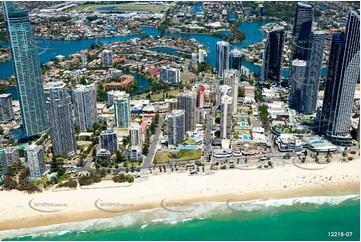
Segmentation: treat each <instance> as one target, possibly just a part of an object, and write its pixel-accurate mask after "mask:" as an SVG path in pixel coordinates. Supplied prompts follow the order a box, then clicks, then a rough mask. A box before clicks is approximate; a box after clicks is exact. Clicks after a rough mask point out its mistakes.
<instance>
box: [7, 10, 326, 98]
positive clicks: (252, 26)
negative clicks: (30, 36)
mask: <svg viewBox="0 0 361 242" xmlns="http://www.w3.org/2000/svg"><path fill="white" fill-rule="evenodd" d="M200 7H201V6H199V5H197V8H200ZM269 22H270V21H262V22H245V23H241V24H240V25H239V27H238V28H239V29H240V30H241V31H243V32H245V33H246V36H247V37H246V40H245V41H244V42H242V43H237V44H231V49H233V48H236V47H237V48H244V47H247V46H249V45H251V44H253V43H256V42H259V41H261V40H262V39H264V38H265V37H264V36H263V34H262V32H261V31H260V27H261V26H262V25H265V24H267V23H269ZM142 29H143V30H144V31H145V33H144V34H136V35H128V36H116V37H104V38H99V39H98V41H99V42H102V43H113V42H117V41H126V40H130V39H132V38H140V37H142V36H146V35H150V36H158V35H159V33H160V32H159V30H158V29H156V28H153V27H142ZM166 36H173V37H181V38H193V39H196V40H197V41H199V42H200V43H201V44H203V45H204V46H205V47H206V48H207V49H208V56H207V57H206V59H205V60H206V61H207V62H209V63H211V64H212V65H213V66H215V64H216V43H217V41H221V40H224V39H222V38H220V37H215V36H211V35H205V34H179V33H178V34H166ZM36 41H37V44H38V46H39V56H40V61H41V63H46V62H48V61H50V59H52V58H54V57H55V56H57V55H63V56H68V55H70V54H73V53H75V52H78V51H80V50H82V49H85V48H89V47H90V45H91V44H92V43H94V41H95V40H94V39H86V40H48V39H39V38H38V39H36ZM242 64H243V65H244V66H245V67H247V68H248V69H250V71H251V72H255V73H257V74H258V73H259V66H257V65H253V64H251V63H250V62H247V61H243V62H242ZM325 72H326V70H325V69H324V70H323V71H322V75H323V76H324V75H325ZM13 73H14V72H13V68H12V63H11V61H10V60H9V61H6V62H2V63H0V79H1V78H6V77H9V76H11V75H13ZM132 75H133V76H134V77H135V79H136V80H138V82H139V87H138V88H137V89H136V90H135V91H140V90H142V89H144V88H146V87H149V86H150V83H149V81H148V80H146V79H145V78H143V77H142V79H141V80H140V77H141V76H140V75H136V74H133V73H132ZM282 75H283V76H285V77H287V75H288V70H287V69H283V71H282ZM7 92H9V93H12V94H13V97H14V99H17V94H16V90H15V88H9V89H8V90H7Z"/></svg>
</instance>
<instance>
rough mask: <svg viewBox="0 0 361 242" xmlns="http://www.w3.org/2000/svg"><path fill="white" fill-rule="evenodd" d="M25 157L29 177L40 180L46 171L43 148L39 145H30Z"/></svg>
mask: <svg viewBox="0 0 361 242" xmlns="http://www.w3.org/2000/svg"><path fill="white" fill-rule="evenodd" d="M27 157H28V164H29V170H30V177H31V178H41V177H42V176H43V174H44V172H45V171H46V166H45V159H44V149H43V147H42V146H40V145H30V146H29V149H28V152H27Z"/></svg>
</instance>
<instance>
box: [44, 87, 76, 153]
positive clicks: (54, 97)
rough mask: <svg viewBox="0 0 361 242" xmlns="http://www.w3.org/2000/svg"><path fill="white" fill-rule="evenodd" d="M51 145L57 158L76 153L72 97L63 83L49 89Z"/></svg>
mask: <svg viewBox="0 0 361 242" xmlns="http://www.w3.org/2000/svg"><path fill="white" fill-rule="evenodd" d="M47 107H48V110H49V112H48V113H49V123H50V134H51V143H52V144H53V153H54V155H55V156H68V155H69V153H72V152H75V151H76V140H75V129H74V123H73V115H72V104H71V97H70V95H69V94H68V89H67V88H66V86H65V83H63V82H56V83H54V84H53V86H52V87H50V88H49V94H48V98H47Z"/></svg>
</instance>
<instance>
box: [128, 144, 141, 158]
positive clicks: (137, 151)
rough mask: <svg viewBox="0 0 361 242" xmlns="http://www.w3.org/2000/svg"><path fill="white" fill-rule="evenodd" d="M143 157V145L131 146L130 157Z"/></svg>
mask: <svg viewBox="0 0 361 242" xmlns="http://www.w3.org/2000/svg"><path fill="white" fill-rule="evenodd" d="M142 158H143V156H142V147H141V146H132V147H131V148H130V154H129V159H130V160H136V161H141V160H142Z"/></svg>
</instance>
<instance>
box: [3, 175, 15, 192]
mask: <svg viewBox="0 0 361 242" xmlns="http://www.w3.org/2000/svg"><path fill="white" fill-rule="evenodd" d="M17 186H18V183H17V182H16V181H15V180H14V179H12V178H11V177H10V176H5V178H4V183H3V187H4V188H5V189H6V190H12V189H16V188H17Z"/></svg>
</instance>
